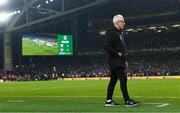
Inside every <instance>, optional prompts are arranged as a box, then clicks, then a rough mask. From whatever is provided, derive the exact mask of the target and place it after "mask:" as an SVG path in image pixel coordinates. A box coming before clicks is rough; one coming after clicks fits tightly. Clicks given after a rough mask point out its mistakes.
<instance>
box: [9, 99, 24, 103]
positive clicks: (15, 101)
mask: <svg viewBox="0 0 180 113" xmlns="http://www.w3.org/2000/svg"><path fill="white" fill-rule="evenodd" d="M7 102H9V103H24V101H22V100H8V101H7Z"/></svg>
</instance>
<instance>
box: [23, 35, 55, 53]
mask: <svg viewBox="0 0 180 113" xmlns="http://www.w3.org/2000/svg"><path fill="white" fill-rule="evenodd" d="M22 54H23V55H57V54H58V46H57V45H56V46H48V45H47V44H41V43H37V42H34V41H33V40H32V39H29V38H24V39H23V45H22Z"/></svg>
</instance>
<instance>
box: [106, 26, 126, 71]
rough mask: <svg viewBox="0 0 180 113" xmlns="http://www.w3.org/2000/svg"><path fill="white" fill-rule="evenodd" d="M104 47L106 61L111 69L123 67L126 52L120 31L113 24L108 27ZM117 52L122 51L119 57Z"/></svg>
mask: <svg viewBox="0 0 180 113" xmlns="http://www.w3.org/2000/svg"><path fill="white" fill-rule="evenodd" d="M104 49H105V50H106V51H107V52H108V63H109V66H110V70H111V71H113V70H115V69H117V68H123V69H125V61H126V52H125V47H124V45H123V34H122V31H120V30H118V29H117V28H116V27H114V26H113V27H111V28H110V29H108V30H107V33H106V42H105V46H104ZM118 52H121V53H122V56H121V57H120V56H119V55H118Z"/></svg>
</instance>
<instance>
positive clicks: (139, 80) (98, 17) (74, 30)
mask: <svg viewBox="0 0 180 113" xmlns="http://www.w3.org/2000/svg"><path fill="white" fill-rule="evenodd" d="M116 14H122V15H123V16H124V17H125V20H126V28H125V30H124V31H123V33H124V35H125V41H126V46H127V53H128V55H127V59H128V63H129V70H128V73H127V75H128V78H129V82H128V85H129V87H128V88H129V92H130V94H132V97H134V98H135V99H138V100H139V101H140V102H141V105H140V106H138V107H136V108H126V107H124V106H123V104H124V103H123V100H122V94H121V93H120V92H119V88H116V90H115V92H114V95H115V100H116V101H119V102H121V105H122V106H120V107H113V108H106V107H104V101H105V96H106V87H107V83H108V79H109V73H110V72H109V67H108V65H107V59H106V55H107V54H106V52H105V51H104V49H103V48H104V43H105V38H106V37H105V34H106V31H107V29H108V27H109V26H111V25H112V18H113V16H114V15H116ZM59 53H61V54H59ZM179 78H180V0H0V101H1V102H0V112H66V113H68V112H75V113H79V112H82V113H84V112H85V113H91V112H92V113H94V112H96V113H97V112H98V113H105V112H107V113H116V112H118V113H119V112H123V113H124V112H133V113H134V112H138V113H144V112H156V113H159V112H160V113H165V112H168V113H172V112H180V109H179V105H180V104H179V103H180V97H179V95H180V91H179V86H180V84H179V83H180V79H179Z"/></svg>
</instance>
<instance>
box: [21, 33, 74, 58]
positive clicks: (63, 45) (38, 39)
mask: <svg viewBox="0 0 180 113" xmlns="http://www.w3.org/2000/svg"><path fill="white" fill-rule="evenodd" d="M22 55H23V56H43V55H44V56H55V55H58V56H72V55H73V38H72V35H57V36H40V35H28V34H24V35H22Z"/></svg>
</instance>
